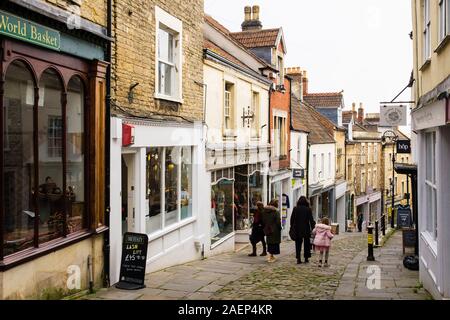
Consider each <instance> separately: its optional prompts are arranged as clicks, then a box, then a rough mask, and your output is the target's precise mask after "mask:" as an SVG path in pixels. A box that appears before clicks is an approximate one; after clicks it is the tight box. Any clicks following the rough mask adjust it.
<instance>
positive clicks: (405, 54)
mask: <svg viewBox="0 0 450 320" xmlns="http://www.w3.org/2000/svg"><path fill="white" fill-rule="evenodd" d="M410 3H411V2H410V0H322V1H317V0H205V12H206V13H208V14H210V15H212V16H213V17H214V18H216V19H217V20H218V21H219V22H221V23H222V24H223V25H224V26H225V27H227V28H228V29H230V30H231V31H240V28H241V27H240V25H241V23H242V21H243V19H244V6H246V5H260V6H261V14H260V16H261V22H262V24H263V28H274V27H280V26H281V27H283V31H284V35H285V39H286V46H287V51H288V53H287V57H286V63H287V66H291V67H294V66H300V67H302V68H303V69H306V70H307V71H308V73H309V79H310V81H309V88H310V89H309V91H310V92H334V91H341V90H344V98H345V104H346V109H350V108H351V105H352V102H356V103H358V104H359V102H362V103H364V106H365V110H366V112H379V102H380V101H391V100H392V99H393V98H394V97H395V96H396V95H397V94H398V93H399V92H400V91H401V90H402V89H403V88H404V87H405V86H406V85H407V84H408V81H409V77H410V74H411V71H412V41H411V39H410V38H409V33H410V31H411V30H412V22H411V4H410ZM400 99H402V100H407V101H409V100H410V91H409V90H407V91H406V92H405V93H404V94H403V95H402V96H401V97H400Z"/></svg>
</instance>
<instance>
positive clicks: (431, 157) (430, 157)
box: [424, 131, 438, 241]
mask: <svg viewBox="0 0 450 320" xmlns="http://www.w3.org/2000/svg"><path fill="white" fill-rule="evenodd" d="M430 136H431V142H432V144H433V145H432V146H431V147H432V150H431V153H430V154H428V152H427V148H428V146H427V145H428V142H429V141H428V137H430ZM424 138H425V151H426V152H425V174H424V178H425V179H424V184H425V193H424V195H425V203H428V204H430V205H429V208H431V215H432V216H431V224H433V226H430V225H429V224H430V216H429V215H425V219H426V223H425V230H426V232H427V233H428V234H429V235H430V237H431V239H433V240H434V241H437V238H438V230H437V205H438V196H437V195H438V188H437V173H436V167H437V161H436V147H437V145H436V142H437V132H436V131H429V132H426V133H425V137H424ZM429 164H431V168H430V169H431V177H429V176H428V165H429ZM429 191H430V195H431V199H429V198H428V192H429ZM430 229H431V230H430Z"/></svg>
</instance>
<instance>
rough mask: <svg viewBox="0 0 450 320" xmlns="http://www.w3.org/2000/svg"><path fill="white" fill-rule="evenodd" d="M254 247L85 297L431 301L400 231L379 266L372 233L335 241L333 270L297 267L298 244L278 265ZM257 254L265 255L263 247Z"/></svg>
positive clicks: (288, 246) (380, 254) (284, 251)
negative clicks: (137, 285) (377, 276)
mask: <svg viewBox="0 0 450 320" xmlns="http://www.w3.org/2000/svg"><path fill="white" fill-rule="evenodd" d="M249 250H250V249H249V248H245V249H244V250H242V251H240V252H237V253H235V252H230V253H226V254H222V255H218V256H214V257H209V258H207V259H205V260H201V261H193V262H191V263H187V264H184V265H180V266H175V267H171V268H167V269H165V270H161V271H158V272H154V273H150V274H147V276H146V281H145V284H146V288H145V289H141V290H137V291H123V290H119V289H117V288H115V287H111V288H108V289H101V290H99V291H98V292H96V293H95V294H93V295H88V296H85V297H82V298H81V299H93V300H105V299H107V300H243V299H246V300H256V299H258V300H302V299H304V300H314V299H316V300H318V299H322V300H331V299H335V300H342V299H345V300H353V299H364V300H371V299H396V300H397V299H430V296H429V295H428V293H427V292H426V291H425V290H424V289H422V288H421V286H420V285H419V282H418V277H419V273H418V272H417V271H410V270H407V269H405V268H404V267H403V265H402V259H403V254H402V247H401V233H400V232H396V233H395V234H394V235H393V236H392V237H391V238H390V239H389V240H388V241H387V243H386V244H385V245H384V246H383V247H381V248H376V249H375V254H374V255H375V259H376V261H375V262H370V263H369V262H367V261H366V260H367V259H366V258H367V235H366V234H362V233H343V234H341V235H338V236H336V237H335V239H333V241H332V248H331V251H330V258H329V263H330V266H329V267H328V268H319V267H318V266H317V260H318V257H317V254H313V256H312V258H311V259H310V261H311V262H310V263H309V264H300V265H297V264H296V259H295V244H294V242H292V241H287V242H283V243H282V244H281V255H279V256H278V259H277V261H276V262H275V263H270V264H269V263H268V262H267V261H266V258H265V257H259V256H258V257H248V256H247V254H248V253H249ZM258 252H261V248H259V250H258ZM373 265H376V266H378V267H380V270H381V288H379V289H378V290H369V289H368V287H367V278H368V276H369V275H370V273H367V272H366V271H367V268H368V267H369V266H373Z"/></svg>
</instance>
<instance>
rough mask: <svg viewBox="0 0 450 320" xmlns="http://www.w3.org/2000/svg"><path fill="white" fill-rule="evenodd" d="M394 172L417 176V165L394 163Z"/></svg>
mask: <svg viewBox="0 0 450 320" xmlns="http://www.w3.org/2000/svg"><path fill="white" fill-rule="evenodd" d="M394 170H395V172H397V173H398V174H412V175H416V174H417V165H415V164H407V163H396V164H395V165H394Z"/></svg>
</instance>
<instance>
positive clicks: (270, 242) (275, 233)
mask: <svg viewBox="0 0 450 320" xmlns="http://www.w3.org/2000/svg"><path fill="white" fill-rule="evenodd" d="M263 223H264V234H265V235H266V241H267V251H268V252H269V258H268V259H267V261H268V262H275V260H276V259H275V255H278V254H280V243H281V217H280V213H279V212H278V200H272V201H271V202H270V203H269V205H268V206H266V207H265V208H264V213H263Z"/></svg>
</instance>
